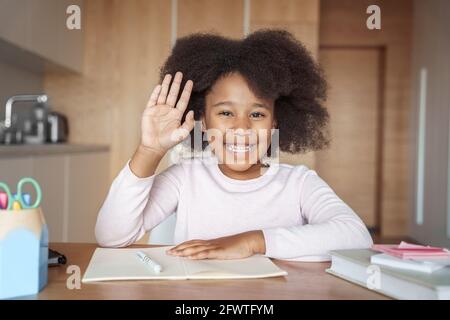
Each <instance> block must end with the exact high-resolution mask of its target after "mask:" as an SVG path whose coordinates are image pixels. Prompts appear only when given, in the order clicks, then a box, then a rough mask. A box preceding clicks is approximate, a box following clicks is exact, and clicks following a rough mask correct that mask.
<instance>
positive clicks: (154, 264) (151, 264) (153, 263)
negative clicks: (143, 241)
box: [136, 251, 162, 273]
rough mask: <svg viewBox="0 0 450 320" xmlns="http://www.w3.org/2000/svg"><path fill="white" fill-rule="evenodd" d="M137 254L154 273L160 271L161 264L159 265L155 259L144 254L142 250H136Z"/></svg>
mask: <svg viewBox="0 0 450 320" xmlns="http://www.w3.org/2000/svg"><path fill="white" fill-rule="evenodd" d="M136 254H137V256H138V257H139V259H140V260H141V261H142V262H144V263H145V264H146V265H148V266H149V267H150V268H152V270H153V271H154V272H155V273H160V272H161V271H162V267H161V265H159V264H158V263H157V262H156V261H155V260H152V259H150V257H149V256H148V255H146V254H145V253H144V252H142V251H138V252H137V253H136Z"/></svg>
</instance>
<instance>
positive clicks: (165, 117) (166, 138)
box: [141, 72, 194, 156]
mask: <svg viewBox="0 0 450 320" xmlns="http://www.w3.org/2000/svg"><path fill="white" fill-rule="evenodd" d="M182 78H183V74H182V73H181V72H177V73H176V74H175V77H174V80H173V82H172V85H171V86H170V82H171V79H172V76H171V75H170V74H166V76H165V77H164V80H163V82H162V85H159V84H158V85H157V86H156V87H155V89H154V90H153V92H152V94H151V96H150V99H149V101H148V103H147V106H146V108H145V110H144V113H143V115H142V121H141V147H143V148H145V149H148V150H150V151H153V152H156V153H158V154H160V155H161V156H163V155H164V154H165V153H166V152H167V151H168V150H169V149H170V148H172V147H173V146H175V145H176V144H178V143H179V142H180V141H182V140H184V139H185V138H186V137H187V136H188V135H189V133H190V131H191V130H192V128H193V127H194V112H193V111H192V110H191V111H189V112H188V113H187V115H186V119H185V121H184V123H183V124H181V118H182V116H183V113H184V111H185V110H186V108H187V105H188V102H189V98H190V96H191V92H192V86H193V82H192V80H188V81H187V82H186V84H185V86H184V89H183V92H182V94H181V97H180V99H179V100H178V102H177V101H176V100H177V97H178V93H179V91H180V86H181V80H182ZM169 87H170V90H169Z"/></svg>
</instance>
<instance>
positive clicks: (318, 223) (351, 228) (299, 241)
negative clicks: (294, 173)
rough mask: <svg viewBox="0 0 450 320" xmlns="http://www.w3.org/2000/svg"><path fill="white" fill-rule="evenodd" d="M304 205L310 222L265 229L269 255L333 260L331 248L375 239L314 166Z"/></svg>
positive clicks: (362, 244) (361, 244) (307, 178)
mask: <svg viewBox="0 0 450 320" xmlns="http://www.w3.org/2000/svg"><path fill="white" fill-rule="evenodd" d="M300 208H301V216H302V218H303V219H304V220H305V222H306V223H307V224H305V225H301V226H291V227H281V228H269V229H265V230H263V233H264V238H265V245H266V253H265V254H266V256H269V257H272V258H279V259H294V260H304V261H319V260H329V255H328V252H329V251H330V250H338V249H356V248H369V247H370V246H371V245H372V243H373V242H372V238H371V236H370V234H369V232H368V230H367V228H366V226H365V225H364V223H363V222H362V220H361V219H360V218H359V217H358V216H357V215H356V213H355V212H354V211H353V210H352V209H351V208H350V207H349V206H348V205H347V204H346V203H345V202H343V201H342V200H341V199H340V198H339V197H338V196H337V195H336V193H335V192H334V191H333V190H332V189H331V188H330V187H329V186H328V185H327V184H326V183H325V182H324V181H323V180H322V179H321V178H320V177H319V176H318V175H317V174H316V173H315V172H314V171H312V170H310V171H308V172H307V173H306V175H305V177H304V181H303V185H302V187H301V194H300Z"/></svg>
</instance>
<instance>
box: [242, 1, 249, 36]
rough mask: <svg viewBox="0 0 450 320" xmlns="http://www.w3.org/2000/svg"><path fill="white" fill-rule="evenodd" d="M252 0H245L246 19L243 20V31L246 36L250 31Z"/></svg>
mask: <svg viewBox="0 0 450 320" xmlns="http://www.w3.org/2000/svg"><path fill="white" fill-rule="evenodd" d="M250 1H251V0H244V21H243V23H242V24H243V33H244V37H246V36H247V35H248V34H249V33H250V4H251V3H250Z"/></svg>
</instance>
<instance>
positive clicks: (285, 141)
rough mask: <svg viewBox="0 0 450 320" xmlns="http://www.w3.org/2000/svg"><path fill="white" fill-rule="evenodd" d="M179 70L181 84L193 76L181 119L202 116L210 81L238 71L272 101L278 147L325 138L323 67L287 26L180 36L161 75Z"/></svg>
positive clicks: (293, 148) (314, 144) (307, 145)
mask: <svg viewBox="0 0 450 320" xmlns="http://www.w3.org/2000/svg"><path fill="white" fill-rule="evenodd" d="M177 71H181V72H182V73H183V82H182V87H184V84H185V83H186V81H187V80H188V79H191V80H192V81H193V82H194V87H193V90H192V93H191V98H190V101H189V104H188V107H187V109H186V112H185V113H184V115H183V119H182V121H184V118H185V116H186V114H187V112H188V111H189V110H194V114H195V120H200V118H201V117H202V115H203V114H204V111H205V110H204V108H205V97H206V95H207V94H208V92H209V91H210V89H211V87H212V86H213V84H214V83H215V82H216V81H217V80H218V79H219V78H221V77H223V76H226V75H228V74H230V73H233V72H238V73H240V74H241V75H242V76H243V77H244V78H245V79H246V81H247V83H248V85H249V88H250V89H251V90H252V92H253V93H254V94H255V95H256V96H257V97H259V98H263V99H270V100H272V101H274V107H275V110H274V112H275V119H276V121H277V127H278V129H279V148H280V150H281V151H285V152H289V153H299V152H307V151H312V150H319V149H322V148H323V147H325V146H327V145H328V143H329V140H328V133H327V124H328V118H329V116H328V112H327V110H326V109H325V108H324V106H323V102H324V101H325V99H326V91H327V83H326V81H325V78H324V76H323V72H322V70H321V69H320V67H319V66H318V65H317V64H316V63H315V61H314V60H313V58H312V57H311V54H310V53H309V52H308V50H307V49H306V48H305V47H304V46H303V44H302V43H300V42H299V41H298V40H297V39H296V38H295V37H294V36H293V35H292V34H291V33H289V32H288V31H285V30H279V29H262V30H258V31H255V32H253V33H251V34H250V35H248V36H247V37H245V38H244V39H239V40H235V39H229V38H225V37H223V36H221V35H218V34H215V33H195V34H191V35H188V36H185V37H182V38H179V39H178V40H177V42H176V43H175V46H174V47H173V50H172V54H171V55H170V56H169V57H168V58H167V60H166V62H165V63H164V65H163V66H162V67H161V68H160V80H161V81H162V79H163V78H164V76H165V75H166V74H167V73H169V74H172V75H173V74H175V73H176V72H177ZM180 95H181V93H180ZM191 134H192V132H191ZM191 140H193V139H191Z"/></svg>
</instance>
